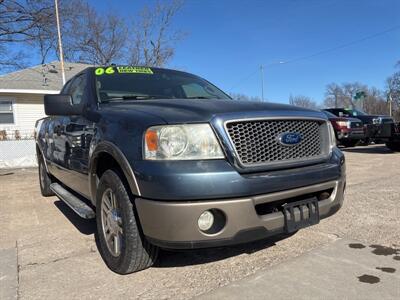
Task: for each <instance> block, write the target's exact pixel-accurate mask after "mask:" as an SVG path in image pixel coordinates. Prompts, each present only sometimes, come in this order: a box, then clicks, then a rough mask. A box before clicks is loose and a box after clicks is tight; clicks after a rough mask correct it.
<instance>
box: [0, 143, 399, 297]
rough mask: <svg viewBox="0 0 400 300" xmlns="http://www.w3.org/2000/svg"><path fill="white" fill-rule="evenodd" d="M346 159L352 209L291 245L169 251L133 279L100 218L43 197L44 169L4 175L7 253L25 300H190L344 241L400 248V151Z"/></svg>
mask: <svg viewBox="0 0 400 300" xmlns="http://www.w3.org/2000/svg"><path fill="white" fill-rule="evenodd" d="M346 158H347V174H348V185H347V194H346V200H345V205H344V206H343V208H342V209H341V210H340V211H339V212H338V213H337V214H336V215H334V216H333V217H331V218H329V219H326V220H323V221H322V222H321V223H320V224H319V225H317V226H314V227H312V228H308V229H304V230H301V231H300V232H298V233H297V234H296V235H294V236H292V237H290V238H287V239H284V240H266V241H260V242H256V243H252V244H249V245H244V246H237V247H230V248H223V249H221V248H219V249H209V250H201V251H189V252H166V251H165V252H162V253H161V262H160V263H159V264H158V265H157V266H155V267H153V268H151V269H148V270H145V271H143V272H140V273H137V274H132V275H128V276H119V275H117V274H114V273H112V272H111V271H109V270H108V269H107V267H106V266H105V265H104V263H103V261H102V260H101V258H100V255H99V254H98V252H97V248H96V244H95V241H94V230H95V224H94V222H93V221H85V220H81V219H79V218H78V217H76V216H75V215H74V213H73V212H71V210H70V209H69V208H68V207H67V206H66V205H64V204H63V202H61V201H60V200H58V198H56V197H50V198H43V197H41V196H40V192H39V185H38V182H37V172H36V170H34V169H29V170H12V171H7V172H6V171H4V170H3V171H0V174H1V176H0V195H1V198H0V250H1V249H13V248H14V249H15V250H16V253H17V258H18V260H17V264H18V274H17V276H18V296H19V297H20V298H28V299H32V298H49V299H56V298H96V299H113V298H131V299H134V298H140V299H166V298H174V299H186V298H191V297H193V296H196V295H199V294H202V293H204V292H207V291H210V290H213V289H216V288H217V287H219V286H223V285H226V284H228V283H230V282H232V281H235V280H239V279H241V278H244V277H246V276H248V275H250V274H253V273H254V272H255V271H257V270H260V269H267V268H269V267H270V266H272V265H276V264H278V263H282V262H284V261H285V260H287V259H289V258H291V257H293V256H298V255H300V254H302V253H304V252H307V251H310V250H311V249H314V248H317V247H320V246H322V245H325V244H328V243H331V242H333V241H335V240H337V239H338V237H344V238H348V239H353V240H358V241H360V242H363V243H366V244H369V245H371V244H379V245H383V246H390V247H397V248H399V247H400V230H399V228H400V184H399V172H400V171H399V170H400V169H399V167H400V154H395V153H391V152H390V151H388V150H387V149H386V148H385V147H383V146H369V147H357V148H354V149H350V150H347V151H346ZM0 280H1V278H0ZM0 283H1V282H0Z"/></svg>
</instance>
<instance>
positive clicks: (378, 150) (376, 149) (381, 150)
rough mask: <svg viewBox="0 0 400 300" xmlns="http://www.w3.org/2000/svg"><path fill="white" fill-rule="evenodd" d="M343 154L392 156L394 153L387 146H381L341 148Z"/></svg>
mask: <svg viewBox="0 0 400 300" xmlns="http://www.w3.org/2000/svg"><path fill="white" fill-rule="evenodd" d="M340 150H342V151H343V152H351V153H363V154H390V153H394V152H393V151H392V150H390V149H389V148H387V147H386V146H385V145H379V146H359V147H355V148H341V149H340Z"/></svg>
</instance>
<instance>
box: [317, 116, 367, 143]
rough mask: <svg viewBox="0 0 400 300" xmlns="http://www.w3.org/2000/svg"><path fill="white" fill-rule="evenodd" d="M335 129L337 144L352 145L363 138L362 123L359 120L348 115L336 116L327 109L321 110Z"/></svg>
mask: <svg viewBox="0 0 400 300" xmlns="http://www.w3.org/2000/svg"><path fill="white" fill-rule="evenodd" d="M322 112H323V113H324V114H325V115H326V116H327V117H328V119H329V121H330V122H331V123H332V126H333V128H334V130H335V136H336V140H337V144H338V145H343V146H345V147H354V146H356V145H357V143H358V142H360V141H361V140H364V139H365V130H364V124H363V122H362V121H361V120H359V119H356V118H349V117H338V116H336V115H334V114H333V113H330V112H329V111H325V110H322Z"/></svg>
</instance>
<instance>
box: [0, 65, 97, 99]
mask: <svg viewBox="0 0 400 300" xmlns="http://www.w3.org/2000/svg"><path fill="white" fill-rule="evenodd" d="M87 67H90V65H87V64H81V63H67V62H66V63H64V69H65V77H66V80H68V79H69V78H71V77H72V76H74V75H75V74H77V73H79V72H80V71H82V70H84V69H86V68H87ZM62 86H63V84H62V75H61V63H60V62H58V61H57V62H51V63H47V64H43V65H38V66H34V67H31V68H27V69H22V70H19V71H15V72H11V73H8V74H5V75H1V76H0V92H2V93H16V92H18V93H33V94H40V93H44V94H45V93H58V92H59V91H60V90H61V88H62Z"/></svg>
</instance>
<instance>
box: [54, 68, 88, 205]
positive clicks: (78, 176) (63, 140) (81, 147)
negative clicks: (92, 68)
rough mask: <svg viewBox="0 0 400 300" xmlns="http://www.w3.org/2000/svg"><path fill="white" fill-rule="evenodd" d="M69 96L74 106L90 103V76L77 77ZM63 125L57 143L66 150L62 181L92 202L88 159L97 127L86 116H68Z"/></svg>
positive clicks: (81, 75)
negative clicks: (90, 198)
mask: <svg viewBox="0 0 400 300" xmlns="http://www.w3.org/2000/svg"><path fill="white" fill-rule="evenodd" d="M66 93H68V94H69V95H71V97H72V105H80V104H81V103H84V102H86V101H88V99H87V97H88V94H89V93H88V92H87V75H86V73H83V74H80V75H78V76H77V77H75V78H74V79H73V81H72V82H71V84H70V86H69V89H68V91H66ZM60 121H61V122H60V123H61V124H60V126H61V127H60V128H58V133H57V139H58V142H56V144H57V146H58V149H62V150H60V152H61V153H60V154H59V156H60V157H62V159H63V162H62V163H61V164H60V167H61V168H60V170H59V173H60V175H61V176H62V178H60V180H61V181H62V182H63V183H64V184H65V185H67V186H69V187H70V188H72V189H73V190H74V191H76V192H78V193H80V194H82V195H83V196H85V197H88V198H89V197H90V193H89V186H88V184H89V183H88V182H89V179H88V156H89V145H90V141H91V137H92V135H93V132H92V128H93V124H92V122H89V121H88V120H87V119H86V118H85V117H84V116H83V115H76V116H65V117H63V118H62V120H60Z"/></svg>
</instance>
